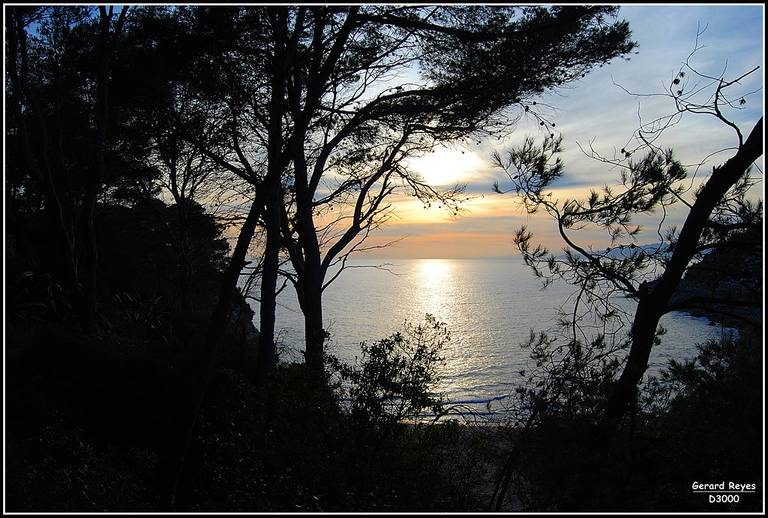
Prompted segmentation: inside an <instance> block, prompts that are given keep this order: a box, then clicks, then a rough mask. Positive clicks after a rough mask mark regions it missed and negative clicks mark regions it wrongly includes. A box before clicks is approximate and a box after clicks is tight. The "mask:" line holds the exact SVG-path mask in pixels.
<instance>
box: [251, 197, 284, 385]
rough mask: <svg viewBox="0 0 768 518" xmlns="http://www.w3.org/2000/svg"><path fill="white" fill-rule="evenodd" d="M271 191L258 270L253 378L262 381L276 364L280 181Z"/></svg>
mask: <svg viewBox="0 0 768 518" xmlns="http://www.w3.org/2000/svg"><path fill="white" fill-rule="evenodd" d="M270 189H271V191H272V192H270V194H269V200H268V201H267V206H266V209H265V213H264V222H265V226H266V233H267V242H266V246H265V248H264V261H263V264H262V270H261V289H260V296H259V298H260V301H259V353H258V363H257V366H256V368H257V371H256V379H257V380H258V381H259V382H263V381H264V380H265V379H266V378H267V376H268V375H269V373H270V372H271V371H272V368H273V367H274V364H275V306H276V302H277V277H278V267H279V264H280V261H279V259H280V246H281V242H280V241H281V237H280V205H279V204H280V203H281V199H280V191H279V184H277V185H272V186H270Z"/></svg>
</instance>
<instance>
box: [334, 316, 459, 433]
mask: <svg viewBox="0 0 768 518" xmlns="http://www.w3.org/2000/svg"><path fill="white" fill-rule="evenodd" d="M449 340H450V333H449V332H448V330H447V328H446V325H445V324H444V323H443V322H439V321H438V320H436V319H435V317H433V316H432V315H427V316H426V319H425V321H424V323H420V324H418V325H413V324H411V323H409V322H406V323H405V324H404V329H403V331H399V332H397V333H395V334H393V335H392V336H390V337H388V338H384V339H382V340H379V341H377V342H373V343H370V344H369V343H367V342H363V343H362V344H360V349H361V353H360V359H359V361H358V364H357V365H355V366H348V365H341V366H340V370H341V375H342V378H343V379H345V380H346V381H347V382H348V383H349V395H350V399H351V409H352V415H353V417H354V418H355V419H357V420H359V421H361V422H363V423H370V424H374V425H379V426H391V425H392V424H393V423H397V422H400V421H401V420H403V419H404V418H413V417H417V416H418V415H419V414H421V413H422V412H423V411H424V410H429V411H431V412H433V413H435V414H439V413H440V411H441V409H442V401H441V398H440V397H439V396H436V395H435V394H434V390H435V385H436V384H437V382H438V380H439V378H438V376H439V371H440V367H441V366H442V365H443V363H444V359H443V357H442V356H440V351H441V349H442V348H443V346H444V345H445V344H446V343H448V341H449Z"/></svg>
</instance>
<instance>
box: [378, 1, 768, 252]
mask: <svg viewBox="0 0 768 518" xmlns="http://www.w3.org/2000/svg"><path fill="white" fill-rule="evenodd" d="M619 16H620V17H621V18H624V19H626V20H628V21H629V23H630V28H631V30H632V39H633V40H634V41H636V42H637V43H638V48H637V51H638V54H637V55H632V56H631V60H630V61H623V60H620V59H619V60H615V61H613V62H612V63H611V64H609V65H608V66H606V67H604V68H600V69H596V70H595V71H594V72H593V73H592V74H590V75H588V76H587V77H586V78H584V79H582V80H581V81H579V82H578V83H575V84H573V85H569V86H568V88H566V89H562V90H559V91H557V92H554V93H550V94H547V95H545V96H544V97H542V98H541V99H540V100H539V103H540V105H542V104H543V105H550V106H551V107H552V108H551V110H550V111H549V112H548V113H549V115H550V116H551V120H552V121H554V122H556V125H557V126H556V127H557V129H559V130H560V131H561V134H562V137H563V147H564V152H563V153H562V155H561V157H562V158H563V160H564V161H565V166H566V168H565V171H566V172H565V175H564V177H563V178H562V179H561V180H559V182H558V183H557V184H556V186H555V187H556V192H555V195H556V196H559V197H561V199H562V198H565V197H568V196H570V197H574V196H580V195H581V194H583V193H588V191H589V189H590V187H599V186H601V185H603V184H605V183H609V184H610V183H615V182H616V181H617V178H618V171H617V170H611V169H609V167H608V166H606V165H603V164H600V163H597V162H595V161H593V160H591V159H589V158H587V157H586V156H585V155H584V154H583V153H582V152H581V151H580V150H579V146H578V144H581V145H582V146H588V145H589V143H590V142H591V141H592V143H593V146H594V148H595V149H596V150H597V151H599V152H600V153H601V154H602V155H604V156H612V155H613V153H614V151H617V150H619V149H621V148H622V147H623V146H624V145H625V144H626V143H627V141H628V139H629V138H630V137H631V135H632V133H633V131H634V130H635V129H636V128H637V127H638V121H639V118H638V112H639V113H640V115H641V116H642V118H643V120H650V119H651V118H653V117H654V116H659V115H662V114H667V113H670V112H671V110H672V109H674V105H673V102H672V100H671V99H669V98H664V97H642V98H636V97H633V96H631V95H629V94H628V93H626V92H625V91H623V90H622V89H621V88H619V87H618V86H616V84H618V85H621V86H623V87H624V88H626V89H627V90H630V91H632V92H634V93H642V94H650V93H659V92H664V91H665V88H666V87H667V85H669V82H670V81H671V80H672V79H673V78H674V77H675V75H676V74H677V72H678V70H679V69H680V66H681V64H682V62H683V61H684V60H685V58H686V57H687V56H688V54H689V53H690V52H691V50H692V49H693V46H694V42H695V38H696V33H697V24H698V23H700V24H701V26H702V28H703V27H705V26H706V31H705V32H704V33H703V35H702V36H701V38H700V43H701V44H703V45H704V46H705V47H704V48H703V49H701V50H699V51H698V52H697V53H696V54H695V56H694V57H693V60H692V63H693V64H694V65H695V66H696V67H697V69H698V70H699V71H701V72H703V73H707V74H711V75H713V76H719V75H720V74H721V73H722V71H723V69H724V67H726V66H727V69H726V72H725V75H726V76H727V77H733V76H734V75H741V74H742V73H744V72H746V71H748V70H750V69H752V68H754V67H755V66H760V67H761V68H760V70H758V71H757V72H755V73H754V74H752V75H751V76H749V77H748V78H747V79H746V80H745V81H743V89H742V90H739V92H740V94H745V93H748V92H755V93H752V94H751V95H749V96H748V97H747V98H746V100H747V103H746V104H745V105H744V109H742V110H740V111H738V112H737V113H733V114H732V118H733V120H734V121H735V122H736V123H737V124H738V125H739V127H740V128H741V130H742V132H743V133H744V135H745V136H746V135H747V134H748V133H749V131H750V130H751V129H752V126H753V125H754V124H755V122H757V120H758V119H759V117H760V116H761V114H762V111H763V105H764V104H763V95H764V93H763V90H762V85H763V77H764V70H763V52H762V48H763V37H764V35H763V21H764V10H763V7H762V6H757V5H743V6H736V5H729V6H712V5H707V6H653V5H649V6H626V7H622V8H621V11H620V13H619ZM614 83H616V84H614ZM526 135H533V136H537V137H538V139H539V140H540V139H541V138H543V136H544V135H543V134H542V133H540V132H539V126H538V124H537V123H536V122H535V121H533V120H525V119H524V120H522V121H521V122H520V124H519V125H518V128H517V131H516V132H515V134H514V136H513V137H512V139H510V140H509V141H507V142H498V141H496V139H493V141H492V142H491V141H485V142H483V143H482V144H480V145H475V146H472V147H471V148H462V147H455V148H452V149H440V150H438V151H436V152H435V153H434V154H433V155H432V156H429V157H425V158H421V159H417V160H415V161H414V162H413V163H412V167H413V168H414V170H416V171H418V172H420V173H421V174H422V176H423V177H424V178H425V179H427V180H428V181H430V182H434V183H437V184H453V183H456V182H459V183H462V184H466V186H467V191H466V192H467V194H468V195H469V196H470V197H471V199H470V200H469V201H468V202H466V203H465V208H466V210H465V212H464V213H463V214H461V215H459V216H458V217H454V216H452V215H450V214H449V213H447V212H446V211H445V210H441V209H439V208H437V207H433V208H431V209H424V208H423V207H422V205H421V203H420V202H418V201H417V200H413V199H408V198H404V197H400V198H397V199H396V200H394V202H393V208H394V217H393V218H392V219H391V220H390V222H389V223H388V224H387V225H386V226H385V227H384V228H383V229H381V230H379V231H377V232H376V234H375V235H372V236H371V238H370V243H384V242H388V241H392V240H395V239H401V238H403V239H402V240H401V241H399V242H398V243H396V244H395V245H392V246H389V247H387V248H386V249H382V250H375V251H373V252H370V253H368V254H366V256H369V257H391V258H410V257H414V258H416V257H419V258H460V257H496V256H509V255H515V253H516V248H515V246H514V244H513V243H512V236H513V235H514V231H515V229H517V228H518V227H519V226H520V225H522V224H526V225H528V226H529V228H530V229H531V230H533V232H534V235H535V236H536V238H537V240H538V241H541V242H543V243H544V244H546V245H547V246H550V247H551V248H553V249H555V250H557V249H560V248H561V247H562V245H561V242H560V240H559V238H558V237H557V236H556V235H555V228H554V226H553V224H552V223H551V221H550V220H549V219H548V218H547V217H546V216H545V215H542V216H538V215H536V216H527V215H526V214H525V213H524V211H523V210H522V209H521V207H520V203H519V201H518V200H517V199H516V198H515V196H514V194H511V193H510V194H507V195H503V196H502V195H499V194H495V193H493V192H492V190H491V187H492V185H493V182H494V181H495V180H503V177H502V175H501V174H500V172H499V171H497V170H494V169H493V167H492V166H491V165H490V157H491V155H492V153H493V152H494V151H499V152H501V153H503V152H504V150H505V149H508V148H509V147H510V146H512V145H514V144H516V143H519V142H521V141H522V139H523V138H524V137H525V136H526ZM735 142H736V138H735V134H734V133H733V132H732V130H730V129H729V128H727V127H724V126H723V124H722V123H720V122H719V121H717V120H715V119H714V118H713V117H709V116H704V115H692V114H688V115H687V116H686V118H684V119H683V121H682V122H681V123H680V124H678V125H677V126H675V127H673V128H671V129H669V130H668V132H667V133H665V137H664V139H663V141H661V144H662V145H663V146H664V147H673V148H674V149H675V152H676V155H677V157H678V158H679V159H680V160H681V161H682V162H683V163H684V164H693V163H698V162H699V161H701V159H702V158H703V157H705V156H707V155H708V154H710V153H712V152H714V151H716V150H718V149H723V148H727V147H730V146H733V145H734V144H735ZM462 151H463V153H462ZM728 156H729V155H728V154H727V153H724V154H721V155H718V156H716V157H715V158H714V161H712V162H710V163H709V165H708V166H707V167H704V168H702V170H701V172H700V173H699V177H703V176H705V174H706V172H707V171H711V169H712V165H715V163H721V162H722V161H724V159H725V158H727V157H728ZM758 165H759V166H760V167H761V170H762V159H761V160H760V162H759V164H758ZM760 174H761V176H762V173H760ZM508 186H509V185H507V187H508ZM502 187H504V184H503V183H502ZM762 191H763V185H762V183H761V184H760V185H759V189H757V192H755V196H756V197H761V198H762ZM636 221H637V222H638V223H646V224H648V223H651V224H653V225H652V226H653V227H655V222H656V221H657V217H656V216H645V217H643V218H638V219H637V220H636ZM667 221H668V222H670V223H675V222H676V223H680V222H681V221H682V219H681V213H680V212H677V213H672V214H670V217H669V218H668V220H667ZM654 238H656V236H655V228H654V234H650V233H649V234H646V235H641V236H640V238H639V242H640V243H647V242H654ZM581 239H582V241H581V242H582V243H584V242H590V241H591V242H592V243H593V244H595V245H598V246H599V245H600V244H601V243H605V242H606V240H605V239H603V238H602V236H599V235H594V234H593V235H586V234H583V237H582V238H581ZM655 240H656V241H658V238H656V239H655Z"/></svg>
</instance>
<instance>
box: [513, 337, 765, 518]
mask: <svg viewBox="0 0 768 518" xmlns="http://www.w3.org/2000/svg"><path fill="white" fill-rule="evenodd" d="M698 350H699V353H698V355H697V356H696V358H694V359H692V360H689V361H683V362H679V361H672V362H671V363H670V364H669V367H668V368H667V369H666V370H664V371H662V373H661V375H660V377H659V378H648V379H647V380H646V382H645V383H644V384H643V385H642V386H641V387H640V389H639V394H638V406H637V408H636V410H635V412H634V413H633V416H632V420H631V422H630V423H628V424H627V426H626V427H624V428H623V429H622V432H621V433H620V434H616V435H613V436H606V435H604V434H601V433H599V432H598V431H597V429H596V428H595V427H594V420H593V419H590V418H587V419H584V416H587V417H589V416H590V415H592V410H593V407H592V405H591V402H590V401H589V400H586V401H583V400H582V401H579V400H578V398H577V399H576V401H577V402H576V403H574V404H573V405H572V406H562V405H559V404H557V403H555V404H549V402H542V401H541V400H539V401H538V402H539V403H540V404H542V403H543V404H544V408H542V409H541V415H542V417H541V418H540V419H539V420H537V421H536V423H535V424H534V425H533V426H532V429H531V431H530V433H525V434H524V435H518V436H517V437H518V440H519V444H518V451H519V452H520V456H519V457H518V458H517V459H516V463H515V466H516V468H515V473H516V476H515V478H514V484H513V487H514V489H515V491H516V494H517V496H518V498H520V500H521V501H522V502H523V503H524V505H525V506H526V508H529V509H536V510H550V511H565V510H567V511H587V510H591V511H629V510H632V511H657V512H658V511H683V510H686V511H690V510H711V506H710V504H709V503H708V502H707V500H706V498H703V497H702V496H701V495H697V494H694V493H691V492H689V491H687V489H689V488H690V484H691V483H692V482H693V481H695V480H698V481H712V480H714V481H719V480H733V481H736V480H739V481H750V482H751V481H755V482H758V486H759V480H760V472H761V464H760V457H759V456H758V455H755V449H754V448H755V445H758V444H760V435H761V420H760V418H759V416H760V410H761V408H762V401H761V394H762V390H761V386H760V384H761V365H762V351H761V347H760V344H758V343H749V342H745V341H743V340H739V339H737V338H736V337H734V336H732V335H731V336H724V337H723V338H722V339H719V340H710V341H708V342H706V343H704V344H701V345H699V346H698ZM591 394H593V395H600V396H601V397H603V398H604V397H606V396H607V392H606V387H602V388H599V387H595V390H593V391H592V392H591ZM574 409H579V410H577V411H574ZM545 416H546V417H545ZM681 488H682V489H681ZM743 496H744V498H742V503H741V504H740V505H738V506H734V507H731V508H729V510H739V511H747V510H749V509H758V508H759V504H760V502H759V498H758V497H753V496H752V495H743Z"/></svg>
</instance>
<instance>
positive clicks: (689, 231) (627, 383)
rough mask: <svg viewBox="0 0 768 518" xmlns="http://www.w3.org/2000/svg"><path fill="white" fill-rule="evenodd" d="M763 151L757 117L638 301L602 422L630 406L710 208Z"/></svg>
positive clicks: (713, 178)
mask: <svg viewBox="0 0 768 518" xmlns="http://www.w3.org/2000/svg"><path fill="white" fill-rule="evenodd" d="M762 153H763V119H762V118H760V120H759V121H757V124H755V127H754V128H753V129H752V131H751V133H750V134H749V137H748V138H747V140H746V142H745V143H744V145H743V146H741V147H740V148H739V150H738V151H737V152H736V154H735V155H734V156H733V157H731V158H730V159H729V160H728V161H727V162H726V163H725V164H723V165H722V166H720V167H718V168H716V169H715V170H714V172H713V173H712V176H711V177H710V179H709V180H708V181H707V183H706V184H705V186H704V188H703V189H702V190H701V192H700V193H699V194H698V196H697V197H696V201H695V202H694V204H693V207H692V208H691V211H690V212H689V213H688V217H687V218H686V220H685V224H684V225H683V228H682V230H681V231H680V235H679V237H678V240H677V243H676V244H675V248H674V252H673V253H672V257H671V259H670V261H669V264H668V266H667V268H666V269H665V270H664V274H663V275H662V276H661V278H660V279H659V282H658V283H657V284H656V285H655V286H654V288H653V290H652V291H651V292H650V293H648V294H647V295H645V296H643V297H641V299H640V300H639V301H638V304H637V310H636V311H635V319H634V322H633V325H632V346H631V349H630V351H629V357H628V358H627V364H626V366H625V367H624V371H623V372H622V373H621V377H620V378H619V380H618V382H617V383H616V385H615V387H614V390H613V393H612V394H611V397H610V399H609V400H608V402H607V404H606V410H605V415H604V424H609V423H612V422H615V421H617V420H618V419H620V418H621V417H622V416H623V415H624V412H626V410H627V409H628V408H629V405H630V403H631V402H632V398H633V394H634V392H635V390H636V388H637V385H638V383H640V380H641V379H642V377H643V374H644V373H645V371H646V369H647V368H648V359H649V357H650V355H651V349H652V348H653V341H654V338H655V335H656V328H657V327H658V325H659V320H660V319H661V316H662V315H663V314H664V313H665V308H666V307H667V304H668V303H669V300H670V298H671V297H672V294H673V293H674V291H675V289H676V288H677V286H678V284H679V283H680V279H681V278H682V277H683V274H684V273H685V269H686V268H687V267H688V265H689V264H690V262H691V259H692V258H693V256H694V255H695V253H696V247H697V246H698V243H699V239H700V238H701V233H702V231H703V230H704V227H705V225H706V224H707V221H708V220H709V217H710V215H711V214H712V211H713V210H714V208H715V207H716V206H717V204H718V203H719V202H720V201H721V200H722V199H723V197H724V196H725V195H726V193H727V192H728V190H729V189H730V188H731V187H733V186H734V184H736V182H738V181H739V179H740V178H742V177H743V176H744V174H745V173H746V171H747V169H749V167H750V166H751V165H752V163H753V162H754V161H755V160H757V159H758V157H760V155H762Z"/></svg>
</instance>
